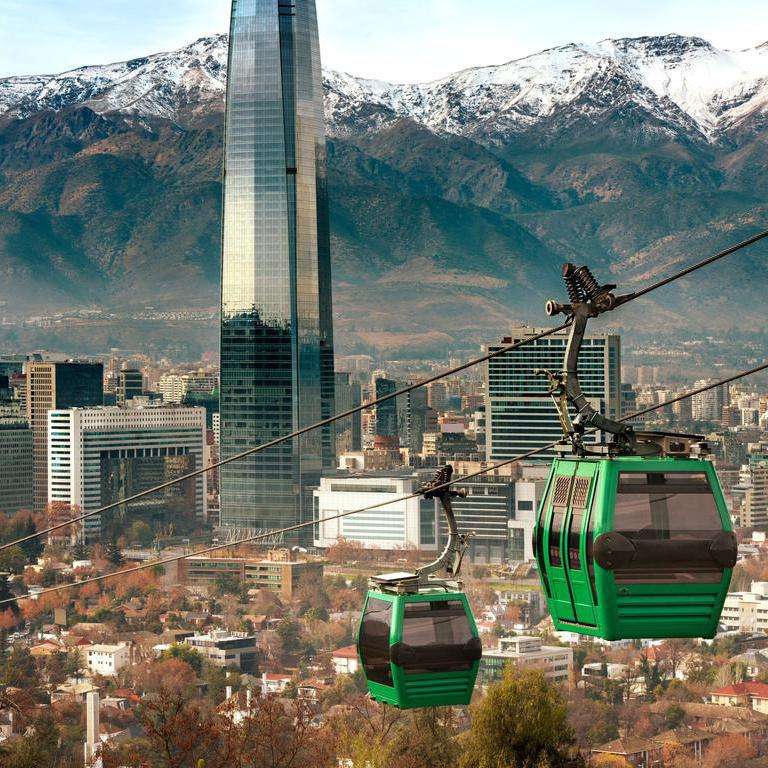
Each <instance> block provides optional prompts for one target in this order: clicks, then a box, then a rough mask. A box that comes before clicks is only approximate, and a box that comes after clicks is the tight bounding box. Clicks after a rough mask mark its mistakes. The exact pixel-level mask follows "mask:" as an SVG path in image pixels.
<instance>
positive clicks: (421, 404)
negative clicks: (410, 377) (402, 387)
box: [397, 382, 437, 454]
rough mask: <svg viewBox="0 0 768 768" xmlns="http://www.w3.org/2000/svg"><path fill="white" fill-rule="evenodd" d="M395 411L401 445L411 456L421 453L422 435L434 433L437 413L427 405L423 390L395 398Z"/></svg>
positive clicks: (415, 390)
mask: <svg viewBox="0 0 768 768" xmlns="http://www.w3.org/2000/svg"><path fill="white" fill-rule="evenodd" d="M409 383H411V382H409ZM397 410H398V424H399V430H400V438H401V443H402V444H403V445H404V446H405V447H406V448H408V449H410V451H411V453H412V454H416V453H421V450H422V447H423V445H424V433H425V432H429V431H435V429H434V426H435V423H436V418H437V412H436V411H434V410H432V409H431V408H430V407H429V406H428V405H427V392H426V390H425V388H424V387H419V388H418V389H414V390H411V391H410V392H406V393H405V394H404V395H402V396H401V397H399V398H397ZM430 415H431V417H432V418H431V419H430V418H429V416H430Z"/></svg>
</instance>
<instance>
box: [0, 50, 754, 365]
mask: <svg viewBox="0 0 768 768" xmlns="http://www.w3.org/2000/svg"><path fill="white" fill-rule="evenodd" d="M705 71H706V72H709V73H710V74H709V77H708V79H707V81H706V83H705V86H706V87H704V86H702V85H701V83H702V75H701V73H702V72H705ZM225 77H226V36H225V35H214V36H208V37H205V38H201V39H199V40H197V41H195V42H193V43H191V44H190V45H188V46H184V47H182V48H180V49H178V50H177V51H169V52H165V53H160V54H153V55H151V56H147V57H140V58H137V59H133V60H131V61H129V62H117V63H114V64H109V65H104V66H103V67H102V66H89V67H83V68H79V69H75V70H71V71H70V72H66V73H62V74H61V75H55V76H37V77H31V78H5V79H0V302H2V301H4V302H5V309H4V310H3V311H4V312H10V313H11V314H15V315H17V316H24V315H25V314H42V313H44V312H43V311H42V310H43V309H45V310H50V309H56V308H61V307H67V306H82V305H87V304H93V303H97V302H100V303H106V304H108V305H111V306H115V307H126V306H135V305H137V304H138V305H141V304H143V303H147V304H159V303H162V304H163V305H165V306H207V307H209V306H214V305H216V303H217V296H218V289H217V283H218V279H219V237H220V224H219V222H220V214H221V210H220V205H221V185H220V175H221V144H222V123H223V112H222V110H223V95H224V88H225ZM691 83H694V84H698V86H697V87H699V90H698V91H696V92H695V93H694V92H693V91H690V92H686V93H687V96H686V99H687V100H684V99H682V97H680V95H679V94H680V92H681V89H683V90H685V88H687V86H688V85H689V84H691ZM324 85H325V96H326V117H327V127H328V136H329V140H328V147H329V191H330V203H331V234H332V250H333V258H334V282H335V286H334V304H335V324H336V328H337V331H338V333H337V338H338V339H339V345H340V348H342V349H355V350H365V351H369V350H370V349H371V345H372V344H373V345H374V346H375V344H376V341H375V340H376V338H379V339H380V341H379V342H378V343H379V345H380V349H385V348H386V350H387V352H388V353H392V354H395V353H400V352H402V353H406V352H412V351H414V350H417V351H418V352H419V353H420V354H421V353H422V352H429V351H431V350H434V349H437V348H439V349H445V345H449V346H450V344H454V345H456V344H459V345H461V344H466V343H469V344H475V343H477V342H479V341H488V340H489V339H493V338H494V337H495V336H497V335H499V334H503V333H504V332H505V330H506V329H507V328H508V327H509V325H510V324H511V323H519V322H521V321H523V320H525V319H529V320H530V319H531V318H541V320H542V321H543V320H544V318H543V315H542V311H541V306H542V304H543V300H544V299H546V298H548V297H549V296H550V295H555V296H556V295H559V293H561V286H560V281H559V278H558V266H559V264H560V262H561V261H563V260H565V259H571V260H577V261H587V262H588V263H590V265H591V266H592V267H593V268H594V269H595V271H596V272H597V273H598V274H604V275H605V276H606V279H607V278H608V276H609V275H613V282H620V283H622V285H623V286H624V287H627V288H630V287H632V286H635V285H637V284H639V282H641V281H643V280H645V279H647V278H648V276H649V275H656V274H659V273H660V271H663V270H664V269H665V268H671V266H672V265H675V264H679V263H683V262H684V261H685V260H686V259H690V258H692V250H695V251H696V255H697V256H704V255H706V254H708V253H710V252H712V251H714V250H716V249H717V248H719V247H724V246H726V245H728V244H730V243H731V242H733V241H734V240H738V239H740V238H741V237H742V236H748V235H750V234H753V233H754V232H755V231H756V230H757V229H759V228H761V227H762V226H764V225H765V222H766V221H768V206H767V205H766V199H768V197H767V196H768V178H766V174H765V173H764V172H763V169H764V168H765V167H766V164H768V148H767V145H766V142H765V141H764V138H763V137H764V133H765V129H766V127H767V126H766V123H767V121H768V46H766V45H761V46H758V47H756V48H751V49H745V50H743V51H736V52H733V51H721V50H719V49H717V48H715V47H714V46H712V45H711V44H709V43H707V41H704V40H701V39H700V38H686V37H683V36H679V35H668V36H662V37H654V38H649V37H646V38H621V39H616V40H609V41H601V42H599V43H596V44H593V45H592V46H584V45H577V44H572V45H570V46H559V47H557V48H553V49H549V50H548V51H544V52H539V53H536V54H531V55H530V56H526V57H522V58H521V59H517V60H513V61H512V62H507V63H505V64H501V65H495V66H492V67H475V68H470V69H467V70H463V71H462V72H459V73H454V74H453V75H450V76H447V77H445V78H440V79H439V80H436V81H433V82H431V83H427V84H416V85H413V84H410V85H409V84H406V85H402V86H398V85H393V84H388V83H385V82H383V81H373V80H366V79H364V78H353V77H352V76H350V75H342V74H339V73H333V72H326V73H325V79H324ZM678 102H681V103H682V106H681V103H678ZM762 254H763V251H761V250H760V249H759V247H758V248H756V249H755V250H754V251H752V252H750V253H749V254H747V253H745V254H744V255H743V258H742V257H740V258H739V260H737V261H734V263H733V265H730V266H729V268H727V269H726V268H724V267H722V268H721V267H713V268H711V272H710V273H709V275H710V278H709V281H699V282H697V283H696V284H695V285H692V284H691V285H688V284H686V285H681V286H680V287H679V288H678V289H677V290H676V291H675V292H672V293H671V294H668V295H667V296H666V297H664V298H663V299H661V298H660V299H658V300H656V299H655V298H654V299H653V300H649V301H648V302H647V304H646V307H645V308H644V310H642V311H641V310H637V311H636V310H629V309H628V310H627V312H626V313H624V314H623V315H622V318H618V316H617V318H616V322H617V323H618V324H619V326H618V327H622V328H624V329H632V328H633V327H635V326H637V327H638V328H642V327H648V326H649V324H650V323H651V322H652V319H653V317H654V313H655V316H663V317H665V318H666V320H667V322H668V323H670V324H672V323H677V324H679V325H680V326H681V327H683V326H688V325H691V324H693V325H694V326H696V327H701V328H707V329H717V330H719V331H722V330H723V329H727V328H730V327H745V326H749V325H750V324H754V323H756V322H762V321H761V320H760V319H759V318H758V317H757V316H755V315H751V316H750V317H749V318H747V317H745V316H744V315H743V313H740V311H739V307H740V306H743V305H746V304H750V305H752V306H754V307H758V308H762V306H763V304H764V302H763V301H762V299H761V295H762V294H761V289H760V282H759V280H760V279H761V278H762V271H763V270H762V261H761V259H762V258H763V256H762ZM737 297H738V298H737ZM662 301H663V302H664V304H662V303H661V302H662ZM760 311H762V310H761V309H760ZM760 317H761V316H760ZM425 329H427V330H425ZM112 332H113V333H114V335H115V339H116V340H117V341H119V336H120V329H119V328H117V325H116V326H115V328H114V329H113V331H112ZM99 338H102V337H101V336H100V337H99ZM2 339H3V332H2V331H1V330H0V343H2ZM211 339H214V341H210V340H211ZM209 342H210V343H213V344H215V334H213V332H212V335H211V336H210V337H209ZM435 345H437V346H435Z"/></svg>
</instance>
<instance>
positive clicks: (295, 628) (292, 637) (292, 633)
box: [277, 618, 301, 653]
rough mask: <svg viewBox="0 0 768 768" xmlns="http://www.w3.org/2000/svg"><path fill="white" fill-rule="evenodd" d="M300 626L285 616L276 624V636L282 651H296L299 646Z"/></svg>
mask: <svg viewBox="0 0 768 768" xmlns="http://www.w3.org/2000/svg"><path fill="white" fill-rule="evenodd" d="M300 629H301V628H300V626H299V622H298V621H294V620H293V619H289V618H285V619H283V620H282V621H281V622H280V623H279V624H278V625H277V636H278V638H279V639H280V647H281V648H282V651H283V653H296V651H298V650H299V648H300V647H301V636H300Z"/></svg>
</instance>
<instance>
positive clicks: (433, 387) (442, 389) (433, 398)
mask: <svg viewBox="0 0 768 768" xmlns="http://www.w3.org/2000/svg"><path fill="white" fill-rule="evenodd" d="M427 405H429V407H430V408H432V409H433V410H435V411H444V410H445V409H446V407H447V405H448V386H447V385H446V384H445V383H444V382H442V381H433V382H432V383H431V384H428V385H427Z"/></svg>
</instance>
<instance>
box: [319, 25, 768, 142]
mask: <svg viewBox="0 0 768 768" xmlns="http://www.w3.org/2000/svg"><path fill="white" fill-rule="evenodd" d="M326 88H327V94H328V96H327V111H328V114H329V117H330V122H331V124H334V123H336V124H343V123H344V122H348V121H350V120H356V121H358V122H360V121H361V120H363V121H364V120H365V119H366V118H365V117H364V116H368V117H367V119H368V120H370V121H371V122H372V124H375V121H376V120H378V121H382V120H386V119H387V117H388V116H393V117H394V116H397V117H410V118H412V119H414V120H416V121H417V122H419V123H422V124H423V125H425V126H428V127H429V128H431V129H433V130H441V131H448V132H450V133H458V134H464V133H471V134H474V135H475V136H476V135H477V134H478V131H481V132H484V133H486V134H487V135H491V136H493V135H494V134H498V133H499V132H501V133H504V132H506V131H511V132H513V133H522V132H525V131H527V130H529V129H531V128H534V127H536V126H537V125H538V124H540V123H542V122H545V121H547V120H550V119H552V118H554V117H556V116H557V115H558V113H563V112H564V111H568V110H569V109H576V110H577V111H581V112H582V113H584V116H585V117H590V112H592V113H595V114H592V116H593V117H594V116H597V114H596V113H600V112H601V111H603V110H605V109H607V108H616V107H620V106H622V105H625V104H628V103H634V104H635V105H637V106H639V107H641V108H643V109H645V110H646V111H647V112H648V113H649V114H650V115H651V116H653V117H656V118H658V119H660V120H661V121H662V122H664V123H668V124H672V125H673V126H674V127H675V128H682V129H685V130H690V129H691V128H693V129H695V130H696V131H698V132H700V134H701V135H702V136H704V137H706V138H709V139H712V138H714V137H715V136H716V135H717V134H718V133H719V132H722V131H725V130H727V129H729V128H731V127H733V126H735V125H736V124H738V123H739V122H740V121H742V120H744V119H745V118H747V117H750V116H752V115H754V114H756V113H759V114H766V113H767V112H768V44H764V45H762V46H760V47H757V48H752V49H747V50H742V51H726V50H720V49H717V48H715V47H714V46H712V45H710V44H709V43H708V42H706V41H705V40H702V39H700V38H695V37H681V36H679V35H667V36H664V37H640V38H625V39H619V40H604V41H602V42H600V43H597V44H595V45H577V44H571V45H566V46H562V47H559V48H552V49H549V50H546V51H542V52H540V53H536V54H534V55H532V56H526V57H524V58H522V59H516V60H514V61H510V62H508V63H506V64H501V65H498V66H488V67H476V68H472V69H467V70H464V71H462V72H458V73H456V74H453V75H450V76H449V77H445V78H442V79H440V80H435V81H433V82H430V83H424V84H417V85H393V84H391V83H385V82H381V81H376V80H363V79H360V78H355V77H353V76H351V75H347V74H341V73H336V72H329V73H327V74H326Z"/></svg>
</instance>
